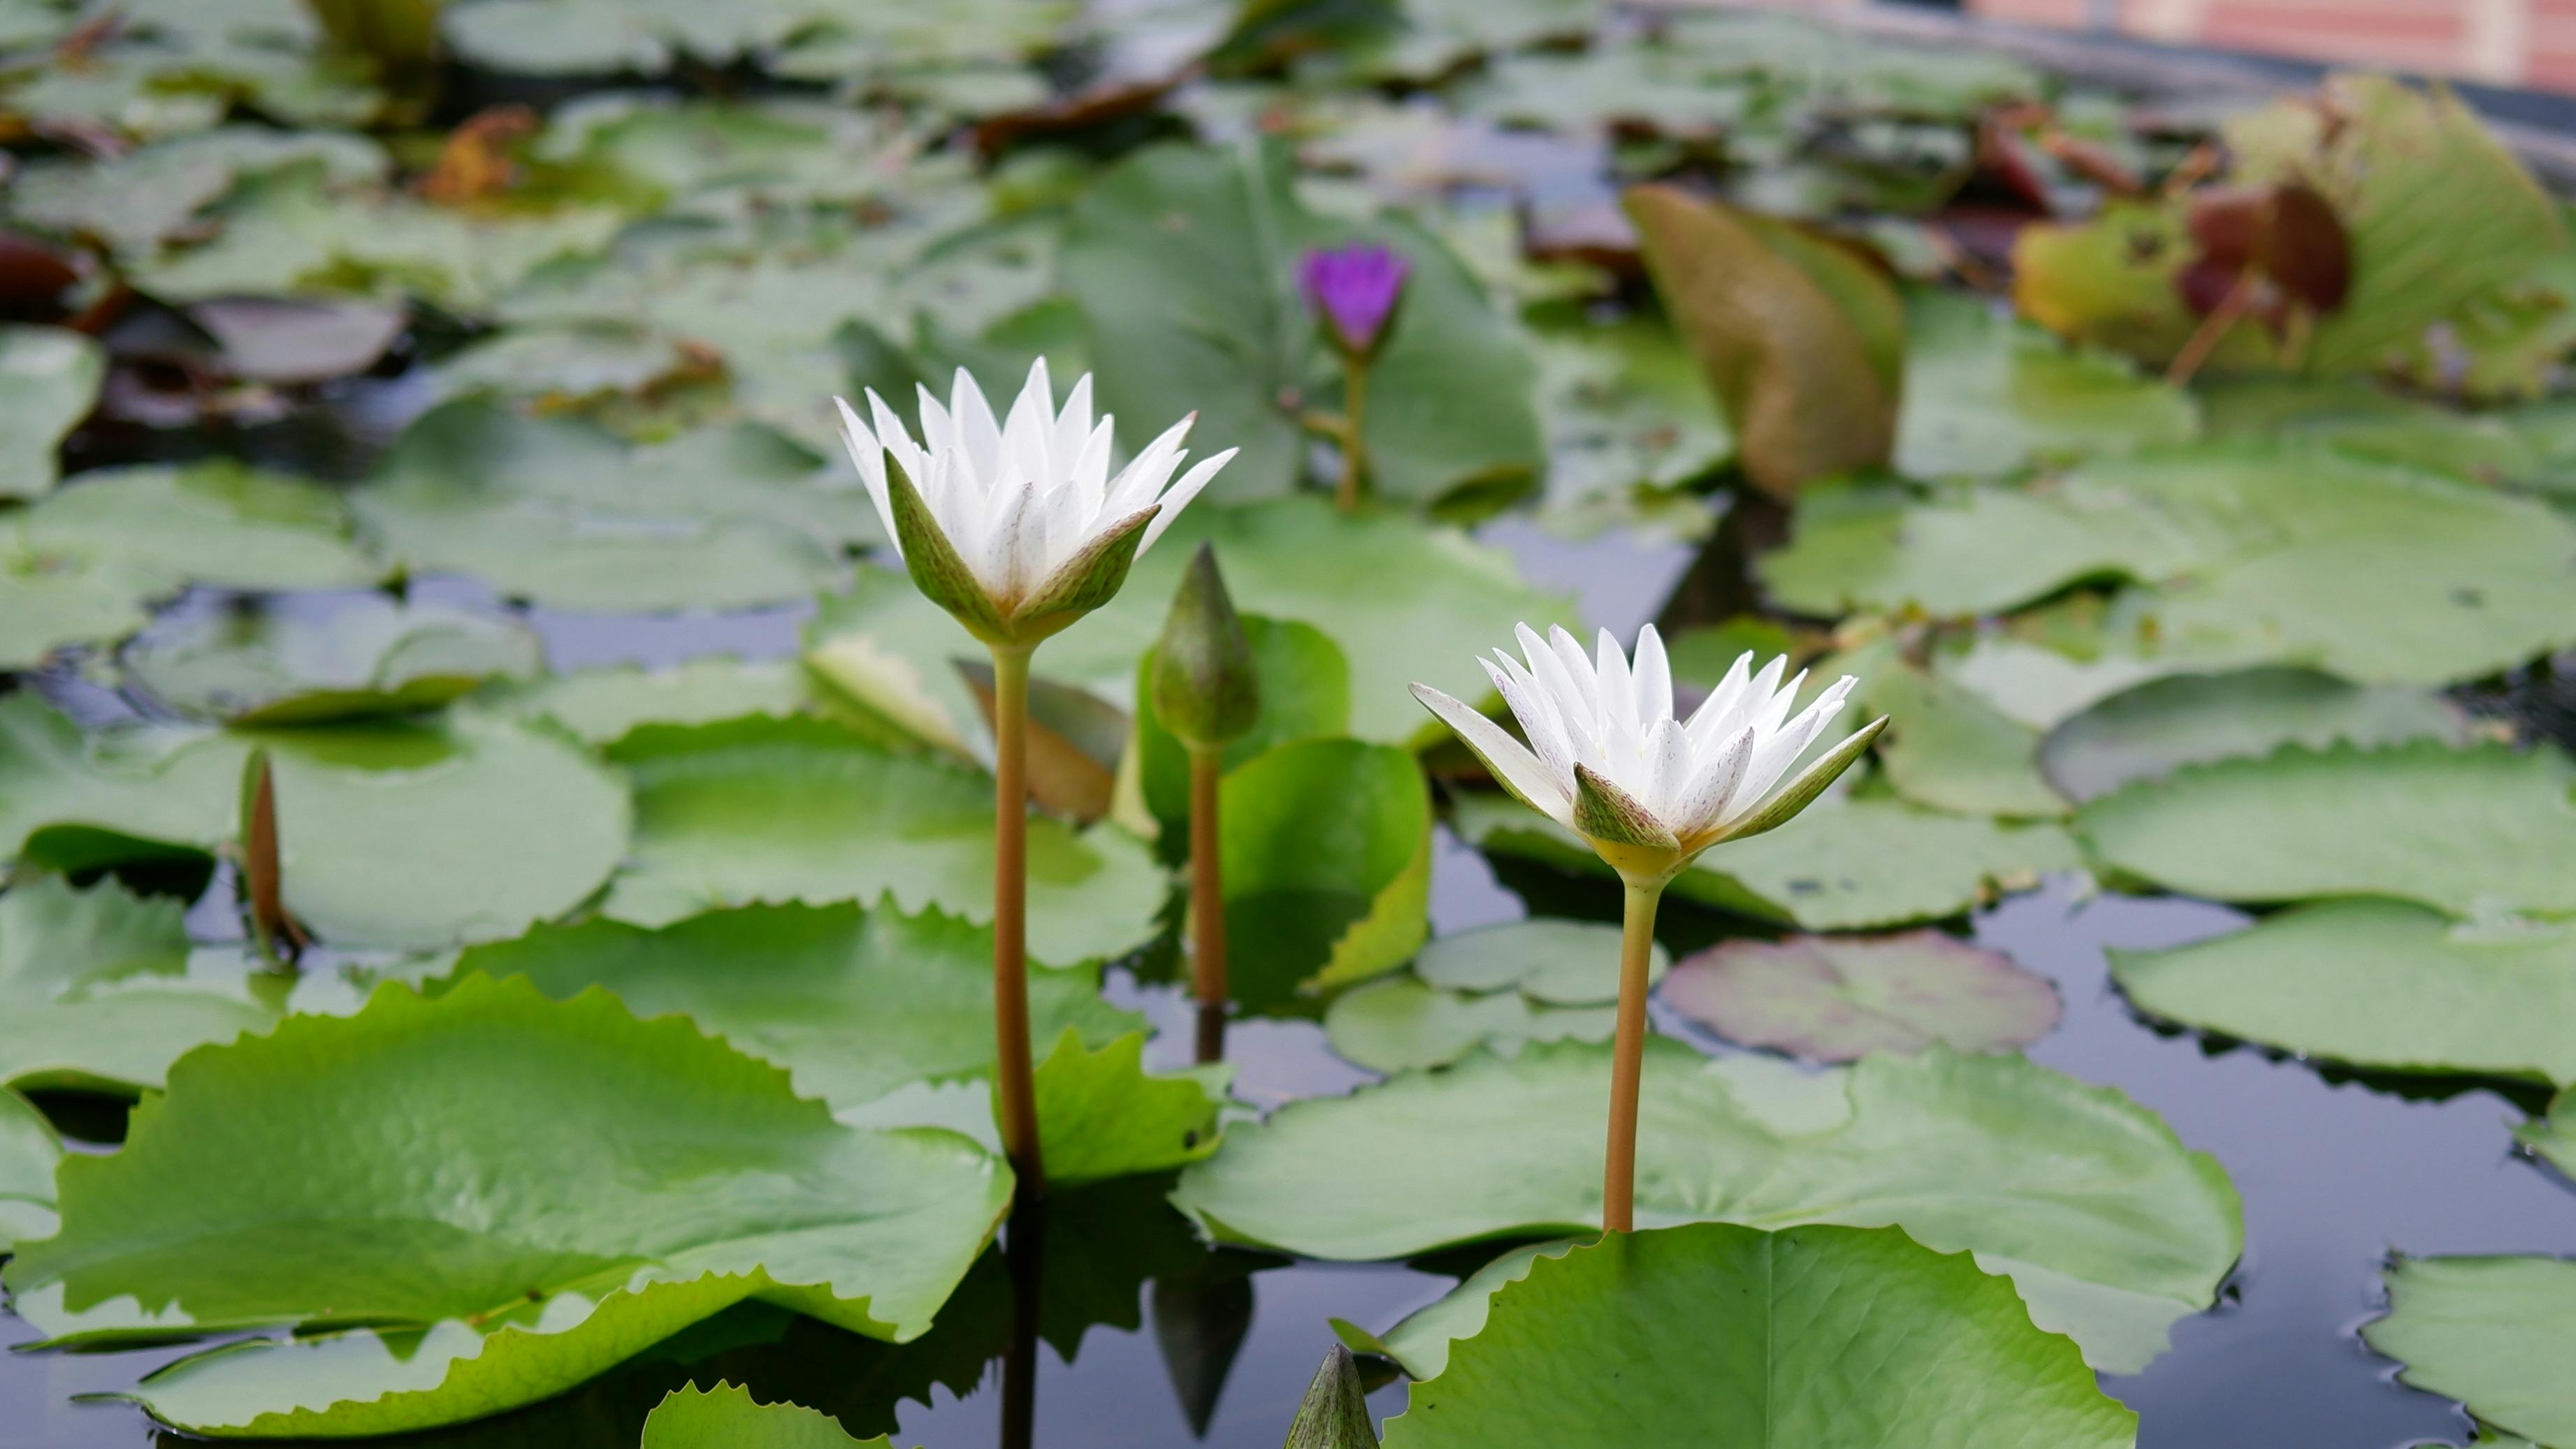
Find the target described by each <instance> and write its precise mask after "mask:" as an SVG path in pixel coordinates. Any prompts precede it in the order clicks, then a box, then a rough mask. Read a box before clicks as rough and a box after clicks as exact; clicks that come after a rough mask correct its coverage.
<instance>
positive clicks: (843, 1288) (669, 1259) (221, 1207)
mask: <svg viewBox="0 0 2576 1449" xmlns="http://www.w3.org/2000/svg"><path fill="white" fill-rule="evenodd" d="M530 1100H542V1101H543V1102H544V1103H545V1104H546V1107H545V1110H544V1111H542V1112H530V1111H526V1110H523V1108H524V1105H525V1104H526V1103H527V1102H528V1101H530ZM424 1140H431V1141H436V1142H437V1143H439V1144H440V1147H439V1154H440V1159H441V1161H442V1162H443V1163H444V1164H445V1165H446V1167H445V1170H444V1171H443V1172H442V1173H440V1174H438V1175H437V1176H436V1177H434V1178H425V1177H423V1176H422V1175H421V1174H420V1173H419V1172H418V1171H417V1170H416V1167H417V1159H418V1154H419V1151H420V1144H421V1142H423V1141H424ZM602 1183H614V1184H615V1186H616V1190H615V1191H614V1192H613V1193H603V1192H601V1191H600V1187H599V1185H600V1184H602ZM60 1186H61V1190H62V1199H63V1201H62V1214H63V1224H64V1226H63V1231H62V1232H61V1233H60V1234H59V1235H57V1236H55V1237H53V1238H49V1239H44V1240H42V1241H39V1242H35V1243H28V1244H22V1245H21V1247H20V1252H19V1255H18V1257H17V1258H16V1259H15V1260H14V1261H13V1262H11V1263H10V1265H9V1267H8V1270H7V1275H6V1279H7V1283H8V1286H9V1288H10V1290H11V1293H12V1294H13V1296H14V1301H15V1306H16V1309H17V1311H18V1313H19V1314H20V1316H22V1317H25V1318H27V1319H28V1320H30V1321H31V1322H33V1323H35V1324H36V1325H37V1326H38V1327H39V1328H41V1329H42V1330H44V1331H45V1332H46V1333H48V1334H50V1335H52V1336H53V1337H54V1339H55V1341H57V1342H78V1343H113V1342H119V1341H128V1340H131V1339H134V1338H138V1337H142V1338H161V1337H168V1336H172V1335H188V1334H195V1333H214V1332H222V1331H230V1330H238V1329H247V1328H259V1327H264V1326H279V1327H284V1326H302V1327H304V1328H306V1329H308V1330H313V1329H318V1330H326V1331H327V1330H331V1329H334V1328H353V1329H354V1328H355V1327H356V1326H357V1325H366V1328H365V1329H359V1330H357V1331H354V1332H348V1333H336V1334H335V1333H329V1332H325V1333H324V1335H323V1336H321V1337H319V1338H311V1339H293V1340H288V1339H265V1340H263V1339H254V1340H251V1341H249V1342H247V1343H243V1344H237V1345H233V1346H229V1347H225V1348H220V1349H216V1350H213V1351H212V1352H210V1353H208V1354H206V1355H203V1356H200V1357H197V1358H193V1359H188V1360H183V1361H182V1362H181V1363H180V1364H178V1365H175V1366H174V1367H173V1368H172V1369H170V1370H165V1371H164V1372H163V1373H162V1374H159V1375H156V1376H155V1377H154V1378H153V1379H152V1380H151V1381H149V1382H147V1383H145V1384H144V1385H143V1386H142V1387H141V1388H139V1389H138V1390H136V1391H135V1393H134V1397H135V1398H137V1399H138V1400H140V1401H141V1402H143V1403H144V1404H145V1405H146V1406H147V1407H149V1408H150V1409H151V1410H152V1411H153V1412H154V1414H155V1416H156V1417H158V1418H160V1419H162V1420H163V1421H165V1422H168V1423H172V1424H176V1425H178V1426H180V1427H183V1428H187V1429H191V1430H195V1431H198V1432H206V1431H210V1430H211V1431H217V1432H225V1433H230V1434H236V1435H240V1434H250V1435H264V1436H285V1435H302V1434H311V1433H316V1432H319V1433H325V1434H333V1435H350V1434H370V1433H388V1432H395V1431H399V1430H402V1429H407V1428H420V1427H427V1426H432V1425H436V1424H442V1423H452V1422H457V1421H459V1420H463V1419H468V1418H474V1417H480V1416H482V1415H485V1414H490V1413H494V1412H497V1411H499V1410H501V1409H505V1408H510V1407H513V1406H515V1405H517V1404H521V1403H526V1402H530V1401H533V1400H535V1399H539V1398H542V1397H545V1396H546V1395H548V1394H550V1393H553V1392H555V1391H557V1390H559V1389H562V1388H566V1387H569V1386H570V1385H571V1384H573V1383H576V1382H579V1381H580V1380H581V1379H583V1378H586V1377H588V1376H589V1375H590V1374H592V1373H595V1372H597V1371H598V1370H599V1369H602V1368H605V1367H606V1366H607V1365H608V1364H610V1363H613V1362H615V1361H616V1360H617V1359H619V1358H622V1357H624V1356H626V1354H628V1353H631V1352H633V1351H634V1350H636V1349H640V1348H642V1347H644V1346H645V1345H646V1344H648V1343H651V1342H653V1341H655V1340H658V1339H660V1338H663V1337H667V1336H668V1335H669V1334H670V1333H672V1332H674V1331H676V1330H677V1329H678V1328H681V1327H684V1326H686V1325H687V1324H688V1323H690V1322H693V1321H695V1320H697V1319H699V1318H703V1317H705V1316H707V1315H709V1314H711V1313H714V1312H716V1311H719V1310H720V1309H722V1308H724V1307H727V1306H730V1305H731V1304H732V1303H735V1302H738V1301H741V1300H742V1299H744V1298H747V1297H761V1298H765V1299H767V1300H768V1301H771V1302H776V1303H779V1304H781V1305H783V1306H787V1307H791V1308H794V1309H796V1310H798V1311H801V1312H805V1313H810V1314H814V1315H816V1316H818V1317H821V1318H823V1319H825V1320H826V1321H829V1322H831V1323H834V1324H836V1325H838V1326H840V1327H843V1328H847V1329H850V1330H853V1331H855V1332H859V1333H864V1334H868V1335H870V1336H872V1337H879V1338H890V1339H895V1340H898V1341H900V1340H904V1339H909V1338H912V1337H915V1336H918V1335H919V1334H920V1333H921V1332H922V1331H924V1330H925V1329H927V1328H928V1327H929V1324H930V1316H931V1314H932V1313H933V1312H935V1311H936V1310H937V1308H938V1307H939V1305H940V1303H941V1302H942V1301H944V1300H945V1299H946V1298H947V1296H948V1294H949V1292H950V1290H951V1289H953V1288H954V1287H955V1285H956V1284H957V1282H958V1280H959V1279H960V1278H961V1277H962V1276H963V1275H964V1274H965V1272H966V1269H967V1266H968V1265H969V1264H970V1263H971V1262H973V1260H974V1258H975V1256H976V1255H977V1254H978V1253H979V1252H981V1251H982V1249H983V1246H984V1244H985V1243H986V1241H987V1240H988V1239H989V1238H990V1237H991V1235H992V1232H993V1229H994V1226H995V1225H996V1223H997V1222H998V1221H999V1219H1000V1217H1001V1215H1002V1211H1003V1208H1004V1206H1005V1204H1006V1203H1007V1201H1008V1197H1009V1192H1010V1179H1009V1173H1008V1171H1007V1170H1006V1169H1004V1168H1003V1167H1002V1166H1001V1165H1000V1164H999V1163H997V1162H995V1161H994V1160H993V1159H992V1158H991V1157H990V1156H988V1155H987V1154H985V1153H984V1152H983V1151H982V1150H981V1149H979V1148H977V1147H975V1146H974V1145H973V1144H971V1143H968V1142H965V1141H963V1140H962V1139H959V1138H957V1137H955V1136H954V1135H951V1134H945V1133H926V1132H863V1131H854V1130H851V1129H848V1128H844V1127H841V1126H839V1125H837V1124H835V1123H834V1122H833V1121H832V1119H831V1115H830V1113H829V1112H828V1111H827V1110H826V1109H825V1108H824V1107H823V1105H822V1104H820V1103H818V1102H811V1101H806V1100H803V1099H800V1098H798V1097H797V1096H796V1095H795V1094H794V1092H793V1091H792V1089H791V1088H790V1087H789V1086H788V1083H787V1078H786V1074H785V1073H783V1072H781V1071H779V1070H778V1069H776V1068H774V1067H770V1066H767V1065H764V1064H762V1063H759V1062H755V1061H753V1060H751V1059H749V1058H747V1057H744V1056H742V1055H740V1054H738V1053H736V1052H734V1051H732V1050H731V1049H729V1048H727V1047H726V1046H724V1045H723V1044H722V1043H720V1042H717V1041H713V1040H711V1039H709V1038H706V1037H703V1036H700V1035H699V1034H698V1032H697V1031H696V1029H695V1028H693V1027H691V1026H690V1025H689V1024H688V1023H687V1022H685V1021H680V1020H662V1021H654V1022H639V1021H637V1020H636V1019H635V1018H633V1017H632V1016H630V1015H628V1014H627V1013H626V1011H625V1009H624V1008H623V1007H621V1006H619V1005H618V1004H617V1002H616V1001H615V999H614V998H611V997H609V996H608V995H606V994H605V993H591V994H586V995H584V996H582V997H579V998H577V999H575V1000H573V1001H569V1002H557V1001H550V1000H548V999H546V998H545V997H543V996H541V995H540V994H538V992H537V991H536V989H535V988H534V987H533V986H531V985H529V984H527V983H525V982H494V981H491V980H489V979H488V978H479V977H478V978H472V979H469V980H466V981H463V982H460V983H458V985H457V986H456V988H455V989H454V990H452V991H450V992H448V993H447V994H445V995H444V996H440V997H436V998H424V997H421V996H419V995H417V994H415V993H413V992H412V991H411V990H409V989H408V988H405V987H403V986H400V985H396V984H388V985H386V986H384V987H382V988H380V989H379V990H378V992H377V993H376V995H375V996H374V997H372V998H371V999H370V1000H369V1001H368V1003H367V1005H366V1007H365V1009H363V1010H362V1011H360V1012H359V1013H358V1014H356V1015H355V1016H351V1017H294V1018H290V1019H288V1020H287V1021H285V1022H283V1023H281V1024H280V1025H279V1026H278V1028H277V1029H276V1031H275V1032H274V1033H273V1034H271V1035H269V1036H266V1037H255V1038H251V1039H249V1040H246V1041H244V1042H241V1043H239V1044H237V1045H234V1046H228V1047H208V1048H204V1049H201V1050H199V1051H196V1052H193V1053H191V1054H190V1055H188V1056H187V1057H185V1058H183V1059H182V1060H181V1061H180V1062H179V1063H178V1064H177V1065H176V1066H175V1067H173V1068H172V1070H171V1081H170V1087H169V1090H168V1092H167V1093H166V1094H165V1095H163V1096H160V1097H157V1098H154V1099H152V1100H151V1101H150V1102H149V1103H148V1104H147V1105H146V1106H144V1107H143V1108H142V1109H140V1110H138V1111H137V1112H136V1113H135V1114H134V1117H133V1120H132V1123H131V1125H130V1128H129V1132H128V1136H127V1140H126V1145H125V1147H124V1150H122V1151H120V1152H118V1153H117V1154H116V1155H115V1156H113V1157H104V1158H82V1159H79V1160H78V1161H77V1162H76V1163H75V1164H73V1165H72V1167H71V1169H70V1170H69V1171H67V1172H65V1173H64V1174H63V1175H62V1180H61V1184H60ZM326 1246H327V1248H328V1251H317V1249H320V1248H323V1247H326ZM425 1268H426V1270H427V1271H424V1269H425ZM369 1330H372V1331H369Z"/></svg>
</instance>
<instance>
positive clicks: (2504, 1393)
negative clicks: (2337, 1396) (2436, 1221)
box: [2361, 1257, 2576, 1444]
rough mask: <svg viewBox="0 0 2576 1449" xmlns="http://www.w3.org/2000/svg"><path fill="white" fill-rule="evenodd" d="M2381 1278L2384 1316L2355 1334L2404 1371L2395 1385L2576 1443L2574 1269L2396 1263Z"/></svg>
mask: <svg viewBox="0 0 2576 1449" xmlns="http://www.w3.org/2000/svg"><path fill="white" fill-rule="evenodd" d="M2387 1276H2388V1316H2387V1317H2385V1318H2382V1319H2379V1320H2378V1321H2377V1322H2374V1323H2366V1324H2364V1325H2362V1329H2361V1336H2362V1339H2363V1341H2364V1342H2366V1343H2368V1344H2369V1345H2370V1346H2371V1347H2372V1348H2374V1349H2377V1350H2378V1351H2379V1352H2381V1353H2383V1354H2386V1355H2387V1356H2389V1357H2390V1358H2393V1359H2396V1360H2398V1361H2399V1362H2401V1363H2403V1364H2404V1365H2405V1367H2404V1368H2403V1369H2401V1370H2399V1371H2398V1375H2397V1377H2398V1378H2399V1379H2400V1380H2402V1381H2403V1382H2405V1383H2409V1384H2412V1385H2414V1386H2415V1387H2416V1388H2419V1389H2422V1390H2424V1391H2426V1392H2427V1393H2435V1394H2440V1395H2441V1396H2443V1397H2444V1398H2448V1399H2457V1400H2459V1401H2460V1403H2461V1404H2462V1405H2463V1406H2465V1407H2466V1408H2467V1409H2468V1411H2469V1412H2470V1413H2471V1414H2473V1415H2475V1416H2476V1417H2477V1419H2478V1422H2479V1423H2480V1424H2482V1425H2486V1426H2491V1427H2492V1428H2494V1429H2498V1430H2502V1431H2504V1432H2506V1433H2510V1434H2519V1435H2523V1436H2526V1437H2527V1438H2529V1439H2531V1440H2532V1441H2533V1442H2535V1443H2538V1444H2566V1443H2571V1442H2576V1388H2571V1387H2570V1385H2569V1384H2568V1381H2567V1374H2566V1362H2567V1361H2566V1357H2565V1355H2564V1353H2563V1351H2562V1350H2563V1347H2564V1345H2565V1344H2566V1342H2567V1335H2568V1334H2570V1333H2576V1262H2569V1261H2567V1260H2566V1259H2563V1258H2538V1257H2529V1258H2507V1257H2491V1258H2409V1257H2400V1258H2396V1259H2394V1260H2393V1261H2392V1262H2390V1264H2389V1266H2388V1274H2387ZM2478 1442H2480V1443H2482V1444H2483V1443H2486V1442H2488V1441H2487V1440H2486V1438H2484V1437H2483V1436H2482V1437H2481V1438H2480V1439H2479V1441H2478Z"/></svg>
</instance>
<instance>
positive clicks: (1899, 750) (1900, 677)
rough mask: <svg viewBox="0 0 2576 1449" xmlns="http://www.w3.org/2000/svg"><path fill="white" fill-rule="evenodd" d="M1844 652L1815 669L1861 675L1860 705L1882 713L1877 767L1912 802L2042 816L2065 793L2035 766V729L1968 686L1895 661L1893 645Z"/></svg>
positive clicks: (2051, 812)
mask: <svg viewBox="0 0 2576 1449" xmlns="http://www.w3.org/2000/svg"><path fill="white" fill-rule="evenodd" d="M1871 653H1872V654H1873V655H1874V656H1875V657H1873V658H1870V659H1868V660H1866V661H1863V660H1861V659H1859V658H1856V657H1847V658H1845V659H1843V660H1840V661H1837V662H1836V663H1834V664H1832V665H1831V666H1829V667H1827V668H1824V669H1820V670H1818V671H1817V672H1818V673H1819V674H1822V675H1824V676H1825V677H1828V678H1831V677H1832V676H1834V675H1836V674H1856V675H1858V676H1859V677H1860V681H1861V684H1860V689H1859V694H1860V712H1861V713H1862V715H1863V716H1864V717H1867V716H1873V715H1885V716H1887V718H1888V725H1887V730H1886V732H1885V733H1884V734H1883V735H1881V737H1880V739H1879V742H1878V758H1879V766H1880V768H1881V769H1882V770H1883V771H1884V772H1885V773H1886V776H1887V783H1888V786H1889V788H1891V789H1893V790H1895V791H1896V793H1898V794H1899V795H1902V796H1904V797H1905V798H1906V799H1908V800H1912V801H1914V802H1915V803H1917V804H1921V805H1929V806H1931V807H1933V808H1934V809H1936V810H1950V811H1955V812H1957V813H1959V814H1962V815H2003V816H2011V817H2016V818H2023V819H2049V818H2054V817H2057V816H2062V815H2064V814H2066V813H2067V811H2068V808H2069V807H2068V805H2067V802H2066V800H2065V798H2064V797H2063V796H2061V795H2059V794H2058V793H2057V791H2056V790H2055V789H2053V788H2051V787H2050V785H2049V782H2048V781H2047V779H2045V778H2044V777H2043V776H2042V775H2041V773H2040V770H2039V763H2038V759H2037V756H2038V753H2039V732H2038V731H2037V730H2034V729H2032V728H2030V727H2029V726H2028V725H2025V724H2023V723H2021V722H2020V721H2019V720H2015V719H2012V718H2010V717H2009V716H2007V715H2005V714H2004V713H2002V712H2001V711H2000V710H1997V709H1996V708H1995V707H1994V706H1993V705H1991V704H1989V703H1987V702H1986V701H1985V700H1984V699H1983V698H1981V697H1979V696H1978V695H1977V694H1975V693H1974V692H1972V691H1970V690H1967V689H1964V688H1962V687H1960V686H1959V685H1957V684H1954V683H1952V682H1950V681H1949V680H1947V679H1944V678H1942V677H1941V676H1939V675H1938V674H1934V673H1930V672H1927V671H1925V670H1921V669H1917V668H1915V667H1914V666H1913V665H1911V664H1907V663H1904V662H1902V661H1901V660H1900V659H1899V658H1898V657H1897V655H1896V652H1895V651H1894V650H1893V649H1888V650H1873V651H1871Z"/></svg>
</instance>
